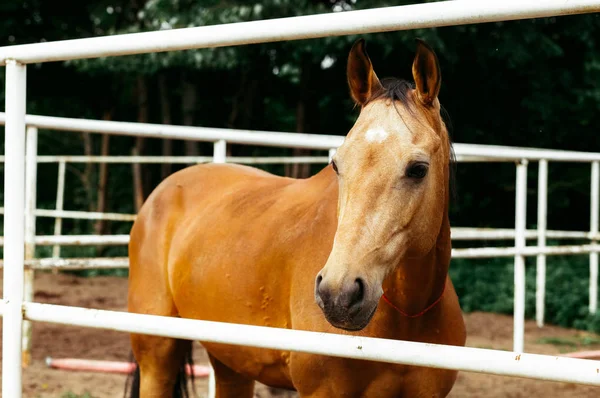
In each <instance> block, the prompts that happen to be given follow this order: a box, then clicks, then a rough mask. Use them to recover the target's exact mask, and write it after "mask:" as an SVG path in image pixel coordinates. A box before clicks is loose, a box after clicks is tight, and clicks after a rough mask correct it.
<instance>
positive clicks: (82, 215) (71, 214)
mask: <svg viewBox="0 0 600 398" xmlns="http://www.w3.org/2000/svg"><path fill="white" fill-rule="evenodd" d="M5 212H6V211H5V209H4V207H2V208H0V214H5ZM35 215H36V217H50V218H55V217H62V218H72V219H80V220H111V221H134V220H135V217H136V215H135V214H121V213H100V212H96V211H73V210H62V211H61V210H49V209H36V210H35Z"/></svg>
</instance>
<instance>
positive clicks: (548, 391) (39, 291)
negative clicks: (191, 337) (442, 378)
mask: <svg viewBox="0 0 600 398" xmlns="http://www.w3.org/2000/svg"><path fill="white" fill-rule="evenodd" d="M0 286H1V285H0ZM126 293H127V280H126V279H124V278H115V277H96V278H79V277H75V276H72V275H64V274H52V273H38V274H37V276H36V282H35V300H36V301H38V302H47V303H53V304H63V305H72V306H80V307H91V308H102V309H110V310H124V309H125V305H126ZM465 320H466V323H467V329H468V336H469V337H468V341H467V345H468V346H471V347H480V348H494V349H500V350H510V349H511V346H512V317H510V316H504V315H497V314H489V313H473V314H467V315H465ZM525 338H526V342H525V346H526V349H527V351H528V352H534V353H543V354H551V355H554V354H561V353H564V352H567V351H574V350H578V349H585V350H597V349H600V344H589V341H590V340H591V341H595V342H600V336H597V335H593V334H590V333H586V332H581V331H577V330H570V329H564V328H559V327H554V326H546V327H545V328H543V329H538V328H537V327H536V325H535V323H534V322H532V321H528V322H527V323H526V332H525ZM32 352H33V364H32V365H31V366H30V367H29V368H27V369H26V370H25V371H24V375H23V381H24V396H25V397H32V398H34V397H35V398H38V397H40V398H45V397H58V398H63V397H64V398H66V397H68V398H74V397H78V396H81V397H86V398H90V397H94V398H104V397H122V396H123V388H124V385H125V381H126V377H125V376H124V375H111V374H99V373H86V372H69V371H63V370H54V369H49V368H47V367H46V365H45V362H44V360H45V358H46V357H48V356H51V357H54V358H64V357H73V358H89V359H101V360H123V361H125V360H128V359H129V352H130V350H129V339H128V336H127V335H125V334H122V333H117V332H110V331H104V330H93V329H84V328H76V327H68V326H59V325H51V324H42V323H36V324H34V333H33V350H32ZM195 357H196V363H199V364H202V363H206V355H205V354H204V352H203V351H202V348H201V346H199V345H198V346H197V348H196V350H195ZM196 383H197V384H196V389H197V391H198V392H199V393H204V392H205V391H206V379H201V380H198V381H197V382H196ZM274 394H275V395H274ZM599 394H600V387H599V388H594V387H588V386H578V385H574V384H566V383H555V382H541V381H534V380H527V379H519V378H511V377H501V376H490V375H483V374H475V373H464V372H462V373H460V375H459V378H458V380H457V383H456V385H455V387H454V389H453V391H452V393H451V395H450V397H452V398H459V397H460V398H462V397H468V398H471V397H472V398H474V397H498V398H500V397H502V398H517V397H544V398H550V397H580V398H585V397H597V396H599ZM272 396H277V397H283V396H288V397H292V396H295V395H293V394H290V393H282V394H279V393H274V392H271V391H269V390H267V389H265V388H264V387H263V386H258V388H257V392H256V397H262V398H267V397H272Z"/></svg>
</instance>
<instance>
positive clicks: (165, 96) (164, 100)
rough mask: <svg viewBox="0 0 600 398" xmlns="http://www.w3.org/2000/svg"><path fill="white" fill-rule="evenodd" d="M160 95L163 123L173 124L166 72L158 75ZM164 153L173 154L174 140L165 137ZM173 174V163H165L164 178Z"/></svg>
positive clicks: (163, 166)
mask: <svg viewBox="0 0 600 398" xmlns="http://www.w3.org/2000/svg"><path fill="white" fill-rule="evenodd" d="M158 96H159V97H160V112H161V115H162V122H163V124H172V119H171V103H170V102H169V91H168V89H167V77H166V75H165V74H161V75H159V76H158ZM162 155H163V156H173V141H171V140H170V139H164V140H163V144H162ZM169 174H171V164H170V163H163V164H162V165H161V169H160V175H161V178H162V179H165V178H167V176H168V175H169Z"/></svg>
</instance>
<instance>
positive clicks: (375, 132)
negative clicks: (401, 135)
mask: <svg viewBox="0 0 600 398" xmlns="http://www.w3.org/2000/svg"><path fill="white" fill-rule="evenodd" d="M388 137H389V133H388V132H387V131H385V130H384V129H382V128H381V127H373V128H370V129H368V130H367V132H366V133H365V139H366V140H367V141H368V142H376V143H378V144H379V143H382V142H383V141H385V140H386V139H387V138H388Z"/></svg>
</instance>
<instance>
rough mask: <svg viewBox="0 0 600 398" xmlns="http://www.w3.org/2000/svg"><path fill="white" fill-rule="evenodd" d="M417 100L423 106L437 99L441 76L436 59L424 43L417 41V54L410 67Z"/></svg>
mask: <svg viewBox="0 0 600 398" xmlns="http://www.w3.org/2000/svg"><path fill="white" fill-rule="evenodd" d="M412 73H413V78H414V79H415V85H416V86H417V95H418V97H419V100H421V102H423V103H424V104H425V105H431V103H432V102H433V101H434V100H435V99H436V98H437V96H438V94H439V93H440V87H441V85H442V74H441V71H440V64H439V62H438V58H437V56H436V55H435V53H434V52H433V50H432V49H431V47H429V45H428V44H427V43H425V42H424V41H422V40H420V39H417V54H416V55H415V60H414V61H413V66H412Z"/></svg>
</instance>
